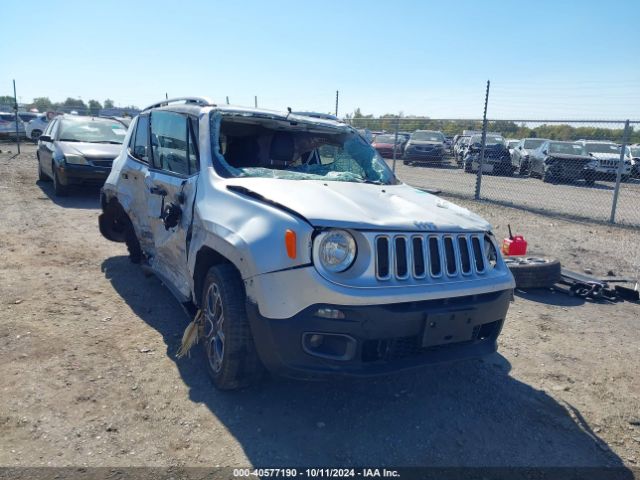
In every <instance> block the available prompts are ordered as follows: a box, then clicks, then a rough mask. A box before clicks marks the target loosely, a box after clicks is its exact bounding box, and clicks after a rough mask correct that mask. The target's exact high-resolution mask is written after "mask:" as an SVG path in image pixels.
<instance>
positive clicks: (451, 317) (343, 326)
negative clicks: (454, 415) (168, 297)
mask: <svg viewBox="0 0 640 480" xmlns="http://www.w3.org/2000/svg"><path fill="white" fill-rule="evenodd" d="M511 298H512V290H511V289H508V290H502V291H496V292H492V293H486V294H480V295H469V296H464V297H457V298H448V299H438V300H425V301H418V302H406V303H395V304H383V305H366V306H344V305H339V306H338V305H327V304H317V305H312V306H309V307H308V308H306V309H304V310H303V311H301V312H299V313H297V314H296V315H294V316H293V317H290V318H285V319H269V318H266V317H264V316H262V315H261V314H260V312H259V310H258V307H257V305H256V304H255V303H252V302H248V303H247V313H248V316H249V320H250V322H251V330H252V333H253V338H254V341H255V344H256V348H257V350H258V353H259V355H260V358H261V360H262V362H263V363H264V365H265V366H266V367H267V369H269V370H270V371H272V372H274V373H278V374H281V375H285V376H290V377H296V378H314V377H322V376H326V375H341V376H370V375H380V374H385V373H390V372H393V371H398V370H404V369H409V368H415V367H419V366H422V365H427V364H433V363H439V362H446V361H453V360H461V359H467V358H473V357H479V356H484V355H489V354H491V353H493V352H495V351H496V349H497V338H498V335H499V333H500V331H501V329H502V325H503V323H504V319H505V316H506V313H507V309H508V306H509V301H510V300H511ZM319 308H325V309H326V308H334V309H338V310H340V311H341V312H342V313H343V314H344V317H345V318H343V319H327V318H320V317H318V316H316V313H317V311H318V309H319ZM314 336H316V337H315V338H314ZM318 338H321V340H320V342H317V340H318Z"/></svg>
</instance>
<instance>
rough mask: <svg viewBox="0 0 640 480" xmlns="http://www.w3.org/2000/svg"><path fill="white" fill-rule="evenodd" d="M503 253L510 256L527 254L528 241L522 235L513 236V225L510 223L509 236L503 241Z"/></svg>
mask: <svg viewBox="0 0 640 480" xmlns="http://www.w3.org/2000/svg"><path fill="white" fill-rule="evenodd" d="M502 253H504V254H505V255H508V256H515V255H526V254H527V241H526V240H525V239H524V237H523V236H522V235H516V236H513V234H512V233H511V225H509V238H505V239H504V240H503V241H502Z"/></svg>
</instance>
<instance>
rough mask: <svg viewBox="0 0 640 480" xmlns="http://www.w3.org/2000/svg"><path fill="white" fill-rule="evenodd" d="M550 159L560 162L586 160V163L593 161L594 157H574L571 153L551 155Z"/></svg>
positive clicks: (549, 155)
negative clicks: (556, 159)
mask: <svg viewBox="0 0 640 480" xmlns="http://www.w3.org/2000/svg"><path fill="white" fill-rule="evenodd" d="M547 157H548V158H558V159H560V160H584V161H586V162H590V161H591V160H593V159H594V158H593V157H590V156H589V155H572V154H570V153H550V154H548V155H547Z"/></svg>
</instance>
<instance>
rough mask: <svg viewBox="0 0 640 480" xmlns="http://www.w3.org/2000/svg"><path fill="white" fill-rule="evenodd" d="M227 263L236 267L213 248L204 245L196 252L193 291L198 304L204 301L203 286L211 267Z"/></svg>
mask: <svg viewBox="0 0 640 480" xmlns="http://www.w3.org/2000/svg"><path fill="white" fill-rule="evenodd" d="M225 263H226V264H230V265H231V266H233V268H236V267H235V265H233V263H232V262H231V261H230V260H229V259H228V258H226V257H225V256H223V255H221V254H220V253H218V252H216V251H215V250H214V249H213V248H210V247H207V246H204V247H202V248H201V249H200V250H198V253H197V254H196V266H195V269H194V271H193V292H194V298H195V301H196V305H200V304H201V302H202V288H203V285H204V279H205V278H206V276H207V272H208V271H209V269H210V268H211V267H213V266H214V265H221V264H225ZM236 270H237V268H236Z"/></svg>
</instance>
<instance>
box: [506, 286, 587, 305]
mask: <svg viewBox="0 0 640 480" xmlns="http://www.w3.org/2000/svg"><path fill="white" fill-rule="evenodd" d="M514 293H515V296H516V297H519V298H522V299H524V300H529V301H531V302H537V303H544V304H546V305H555V306H558V307H579V306H580V305H584V303H585V299H584V298H582V297H576V296H570V295H567V294H566V293H563V292H559V291H556V290H552V289H549V288H532V289H527V290H520V289H519V288H516V290H515V292H514Z"/></svg>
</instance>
